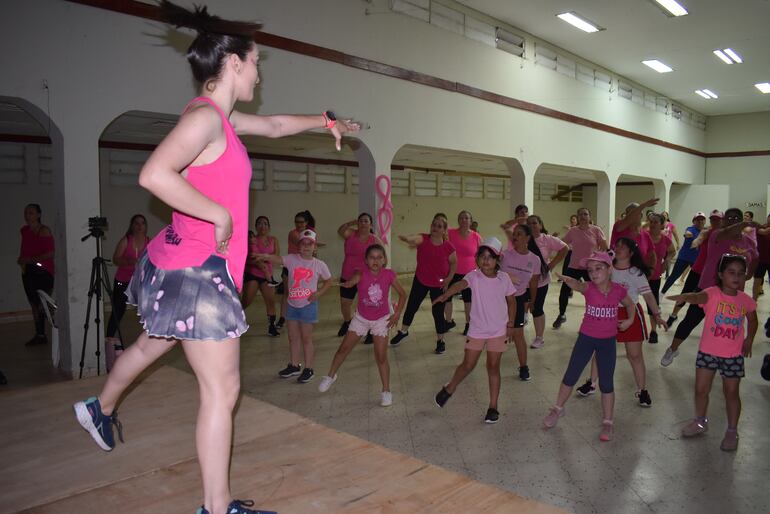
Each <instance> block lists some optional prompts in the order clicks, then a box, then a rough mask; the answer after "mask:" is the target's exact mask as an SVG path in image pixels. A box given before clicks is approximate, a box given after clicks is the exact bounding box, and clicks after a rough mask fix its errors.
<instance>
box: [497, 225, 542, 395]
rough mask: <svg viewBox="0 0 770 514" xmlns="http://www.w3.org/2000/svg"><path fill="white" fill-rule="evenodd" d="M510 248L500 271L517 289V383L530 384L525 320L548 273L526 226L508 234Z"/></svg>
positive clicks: (502, 261) (502, 260)
mask: <svg viewBox="0 0 770 514" xmlns="http://www.w3.org/2000/svg"><path fill="white" fill-rule="evenodd" d="M508 237H509V239H510V241H511V245H512V247H511V248H508V249H507V250H505V251H504V252H503V254H502V257H501V259H500V269H501V270H503V271H504V272H506V273H508V274H509V275H510V276H511V280H512V281H513V282H514V283H515V285H516V319H515V320H514V328H513V342H514V343H515V344H516V355H517V356H518V358H519V379H520V380H524V381H527V380H530V379H531V377H530V374H529V366H527V340H526V337H525V336H524V317H525V315H526V314H527V311H529V310H530V308H531V306H532V304H533V302H531V301H530V299H535V298H536V297H537V286H538V284H539V282H540V276H541V275H543V274H545V273H548V265H547V264H546V263H545V260H544V259H543V256H542V254H541V253H540V248H538V246H537V243H535V240H534V238H533V237H532V229H530V228H529V226H528V225H516V226H515V227H513V229H512V230H508Z"/></svg>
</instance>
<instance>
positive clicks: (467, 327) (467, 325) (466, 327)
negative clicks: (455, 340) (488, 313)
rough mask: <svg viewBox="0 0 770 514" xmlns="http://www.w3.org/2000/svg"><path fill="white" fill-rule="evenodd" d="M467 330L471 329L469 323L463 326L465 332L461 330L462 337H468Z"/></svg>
mask: <svg viewBox="0 0 770 514" xmlns="http://www.w3.org/2000/svg"><path fill="white" fill-rule="evenodd" d="M469 328H471V324H470V323H466V324H465V330H463V335H464V336H467V335H468V329H469Z"/></svg>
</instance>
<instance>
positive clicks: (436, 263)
mask: <svg viewBox="0 0 770 514" xmlns="http://www.w3.org/2000/svg"><path fill="white" fill-rule="evenodd" d="M446 231H447V219H446V216H444V215H443V214H437V215H436V216H434V217H433V221H432V222H431V225H430V234H415V235H411V236H398V238H399V239H400V240H401V241H403V242H405V243H406V244H408V245H409V246H410V247H411V248H416V249H417V269H416V270H415V272H414V279H413V280H412V288H411V289H410V290H409V300H408V301H407V303H406V311H405V312H404V320H403V322H402V324H401V329H400V330H399V331H398V333H396V335H395V336H393V338H392V339H391V340H390V345H391V346H393V347H396V346H398V345H400V344H401V343H402V342H403V341H404V339H406V338H407V337H409V327H410V326H411V324H412V321H414V315H415V314H417V310H418V309H419V308H420V304H421V303H422V301H423V300H424V299H425V295H428V294H429V295H430V299H431V300H435V299H436V298H438V297H439V296H441V294H443V293H444V292H445V291H446V290H447V288H449V284H450V283H451V282H452V277H453V276H454V274H455V269H457V253H456V252H455V247H454V246H452V243H450V242H449V241H447V239H446ZM431 313H432V314H433V325H434V327H435V328H436V336H437V337H438V340H437V341H436V350H435V353H436V354H437V355H441V354H442V353H444V352H445V351H446V343H445V342H444V334H445V333H446V331H447V329H446V321H445V320H444V305H443V303H442V304H434V305H433V307H432V308H431Z"/></svg>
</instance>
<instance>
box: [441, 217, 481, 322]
mask: <svg viewBox="0 0 770 514" xmlns="http://www.w3.org/2000/svg"><path fill="white" fill-rule="evenodd" d="M472 223H473V216H471V213H470V212H468V211H460V213H459V214H458V215H457V225H458V227H457V228H450V229H449V230H448V231H447V232H448V236H449V242H450V243H452V246H454V247H455V251H456V252H457V270H456V271H455V276H454V278H453V279H452V283H451V284H449V285H450V286H451V285H453V284H455V283H457V282H459V281H460V280H462V279H463V277H464V276H465V274H466V273H470V272H471V271H473V270H474V269H476V252H478V250H479V245H480V244H481V236H480V235H479V233H478V232H476V231H475V230H471V224H472ZM460 294H461V295H462V299H463V304H464V306H465V329H464V330H463V335H468V328H469V327H470V324H469V323H470V319H471V301H472V298H473V297H472V294H471V289H470V288H469V287H466V288H465V289H463V290H462V291H461V292H460ZM444 319H446V321H447V330H452V329H453V328H455V327H456V326H457V324H456V323H455V321H454V318H453V317H452V301H451V299H450V301H448V302H446V304H445V305H444Z"/></svg>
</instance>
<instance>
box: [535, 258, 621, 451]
mask: <svg viewBox="0 0 770 514" xmlns="http://www.w3.org/2000/svg"><path fill="white" fill-rule="evenodd" d="M583 266H585V267H586V269H587V270H588V278H589V280H590V281H589V282H581V281H579V280H576V279H574V278H572V277H568V276H563V275H562V276H560V278H561V279H562V280H564V283H565V284H567V285H568V286H569V287H571V288H573V289H574V290H575V291H577V292H579V293H583V296H584V297H585V301H586V310H585V315H584V316H583V323H582V324H581V325H580V331H579V333H578V338H577V341H576V342H575V347H574V348H573V349H572V356H571V357H570V360H569V365H568V366H567V371H565V372H564V378H563V379H562V382H561V385H560V386H559V393H558V395H557V397H556V403H555V404H554V406H553V407H551V410H550V412H549V413H548V415H547V416H546V417H545V418H544V419H543V425H544V426H545V428H553V427H555V426H556V423H557V422H558V421H559V418H560V417H562V416H564V404H565V403H567V400H568V399H569V397H570V396H571V395H572V389H573V388H574V387H575V384H576V383H577V381H578V379H579V378H580V374H581V373H582V372H583V369H584V368H585V367H586V364H588V362H589V361H590V360H591V357H592V356H593V355H594V353H595V354H596V364H597V365H598V367H599V389H600V390H601V392H602V412H603V415H604V417H603V419H602V429H601V432H600V433H599V440H601V441H611V440H612V436H613V411H614V408H615V392H614V391H615V389H614V375H615V358H616V357H615V355H616V344H615V338H616V336H617V333H618V330H620V331H624V330H627V329H628V327H630V326H631V324H632V323H633V322H634V312H635V306H634V302H633V301H631V298H629V297H628V293H627V292H626V290H625V289H624V288H623V286H621V285H620V284H617V283H615V282H612V256H610V254H608V253H607V252H594V253H593V254H591V255H590V256H588V257H587V258H586V259H585V260H584V261H583ZM621 304H622V306H623V308H625V309H626V313H627V314H628V318H627V319H624V320H622V321H621V320H619V319H618V308H619V307H618V306H619V305H621Z"/></svg>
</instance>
